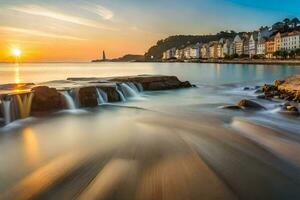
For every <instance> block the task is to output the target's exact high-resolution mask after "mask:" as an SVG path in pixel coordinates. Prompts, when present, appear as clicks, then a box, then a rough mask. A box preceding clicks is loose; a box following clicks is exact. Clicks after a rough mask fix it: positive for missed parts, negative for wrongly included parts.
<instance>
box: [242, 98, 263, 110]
mask: <svg viewBox="0 0 300 200" xmlns="http://www.w3.org/2000/svg"><path fill="white" fill-rule="evenodd" d="M238 106H239V107H242V108H245V109H252V110H266V108H265V107H264V106H262V105H260V104H258V103H257V102H255V101H252V100H247V99H243V100H241V101H240V102H239V103H238Z"/></svg>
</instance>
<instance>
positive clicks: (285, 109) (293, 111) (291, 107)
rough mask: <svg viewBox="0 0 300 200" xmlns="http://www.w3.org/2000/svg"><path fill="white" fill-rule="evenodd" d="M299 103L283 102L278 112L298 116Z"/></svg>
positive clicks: (299, 113)
mask: <svg viewBox="0 0 300 200" xmlns="http://www.w3.org/2000/svg"><path fill="white" fill-rule="evenodd" d="M298 107H299V105H298V104H297V103H290V102H288V103H285V104H284V105H283V106H282V108H281V110H280V111H279V113H281V114H285V115H295V116H298V115H300V112H299V109H298Z"/></svg>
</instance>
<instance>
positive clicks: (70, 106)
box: [61, 91, 76, 110]
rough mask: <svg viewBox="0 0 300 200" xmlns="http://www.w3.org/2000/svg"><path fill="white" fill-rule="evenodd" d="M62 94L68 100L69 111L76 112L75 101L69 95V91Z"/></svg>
mask: <svg viewBox="0 0 300 200" xmlns="http://www.w3.org/2000/svg"><path fill="white" fill-rule="evenodd" d="M61 94H62V95H63V96H64V98H65V100H66V103H67V106H68V109H69V110H75V109H76V105H75V102H74V99H73V98H72V97H71V95H70V94H69V92H68V91H63V92H61Z"/></svg>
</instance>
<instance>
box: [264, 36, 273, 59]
mask: <svg viewBox="0 0 300 200" xmlns="http://www.w3.org/2000/svg"><path fill="white" fill-rule="evenodd" d="M274 52H275V37H271V38H269V39H268V40H267V41H266V53H265V54H266V57H267V58H273V53H274Z"/></svg>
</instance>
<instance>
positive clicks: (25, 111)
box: [16, 93, 34, 119]
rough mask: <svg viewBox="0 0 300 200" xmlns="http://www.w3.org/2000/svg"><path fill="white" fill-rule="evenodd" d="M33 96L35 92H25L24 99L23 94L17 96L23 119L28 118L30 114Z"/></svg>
mask: <svg viewBox="0 0 300 200" xmlns="http://www.w3.org/2000/svg"><path fill="white" fill-rule="evenodd" d="M33 96H34V94H33V93H29V94H24V95H23V99H22V97H21V95H17V96H16V97H17V103H18V108H19V111H20V118H21V119H24V118H27V117H29V116H30V112H31V104H32V99H33Z"/></svg>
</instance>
